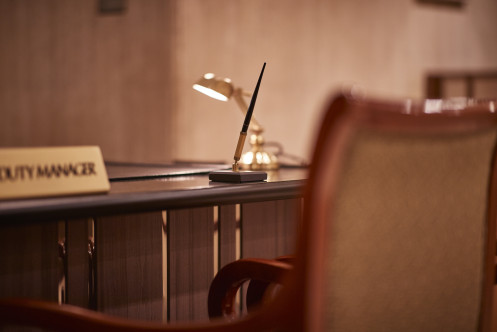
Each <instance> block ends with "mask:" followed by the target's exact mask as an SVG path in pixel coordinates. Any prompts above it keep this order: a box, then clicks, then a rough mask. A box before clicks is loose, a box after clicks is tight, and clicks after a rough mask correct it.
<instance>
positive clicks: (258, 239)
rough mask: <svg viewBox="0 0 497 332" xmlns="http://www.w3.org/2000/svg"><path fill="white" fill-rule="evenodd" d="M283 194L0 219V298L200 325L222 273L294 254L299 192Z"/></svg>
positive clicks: (294, 188)
mask: <svg viewBox="0 0 497 332" xmlns="http://www.w3.org/2000/svg"><path fill="white" fill-rule="evenodd" d="M128 185H130V184H128ZM147 185H150V184H147ZM262 185H264V184H262ZM282 185H283V187H285V186H286V187H285V188H286V189H285V190H283V192H281V191H280V192H279V193H278V194H274V193H269V194H268V196H267V197H264V196H261V193H256V194H255V196H254V191H253V188H251V187H250V186H248V187H247V186H240V187H237V186H234V187H237V188H239V190H242V189H243V190H246V189H247V188H248V190H247V196H245V199H244V196H243V194H242V193H240V192H239V191H238V192H237V194H236V195H232V196H234V197H236V198H237V200H236V201H234V202H233V201H232V200H233V198H229V197H228V198H226V197H225V196H223V197H225V198H223V199H220V201H221V203H219V204H217V202H216V199H212V198H211V200H209V199H205V197H204V198H201V199H200V200H197V201H190V203H191V204H192V205H191V206H188V204H186V203H181V204H172V203H167V202H166V203H167V204H163V205H165V206H166V207H167V208H164V209H150V208H149V207H150V205H147V207H145V208H143V207H142V205H143V200H141V198H143V197H137V196H135V198H136V200H135V201H133V200H131V201H130V203H129V204H131V205H132V204H138V205H140V206H139V207H133V206H131V207H129V206H128V207H125V208H123V209H122V210H120V209H116V208H113V209H109V208H108V207H106V208H105V209H103V210H102V209H101V208H99V207H98V206H97V208H95V209H93V210H92V208H88V210H87V211H85V213H79V214H78V215H76V216H75V217H72V216H73V213H74V211H69V213H66V212H65V211H66V210H64V209H63V210H61V211H62V212H61V213H60V215H61V218H60V219H58V218H56V219H49V218H47V216H49V215H50V216H52V215H53V213H54V212H53V211H49V213H47V214H43V212H42V218H40V220H36V219H35V220H28V219H27V218H26V216H28V215H27V214H26V215H23V216H22V218H20V219H16V218H10V219H9V218H7V217H5V216H4V217H1V211H0V221H1V223H0V229H1V232H0V250H1V252H0V257H1V258H2V259H1V260H2V264H1V265H0V285H1V286H0V287H1V288H0V297H7V296H24V297H33V298H40V299H46V300H50V301H59V302H66V303H71V304H75V305H78V306H82V307H87V308H92V309H96V310H98V311H101V312H106V313H109V314H112V315H117V316H123V317H130V318H138V319H147V320H156V321H199V320H206V319H208V317H207V293H208V287H209V285H210V282H211V281H212V278H213V277H214V275H215V273H216V272H217V271H218V270H219V269H220V268H221V267H222V266H224V265H225V264H227V263H229V262H231V261H234V260H235V259H237V258H241V257H263V258H273V257H277V256H280V255H287V254H291V253H292V252H293V249H294V241H295V231H296V228H297V223H298V221H299V220H300V214H301V205H302V199H301V198H300V187H301V185H302V183H298V182H295V183H293V186H289V183H282ZM256 186H257V185H256ZM234 187H233V186H228V187H227V189H228V191H230V190H233V188H234ZM258 188H263V187H258ZM273 188H275V187H274V184H273ZM288 188H291V190H289V189H288ZM118 189H119V188H118ZM221 189H223V188H221ZM251 190H252V191H251ZM258 190H259V189H258ZM277 190H280V189H277ZM149 194H150V192H145V195H149ZM152 194H154V193H152ZM155 194H159V195H160V194H162V195H166V194H170V193H167V192H166V193H164V192H156V193H155ZM180 194H181V195H185V194H187V192H181V193H180ZM196 194H197V193H196ZM215 194H216V195H218V194H219V192H218V193H215ZM263 194H264V193H263ZM114 195H119V193H115V194H114ZM181 195H180V196H181ZM222 195H225V194H222ZM110 196H111V197H110V198H113V197H112V196H113V195H110ZM218 196H219V195H218ZM228 196H229V195H228ZM280 197H281V199H279V198H280ZM169 198H170V196H169ZM107 199H109V197H107ZM174 200H176V198H174ZM159 203H160V202H159ZM159 203H157V202H155V203H154V204H159ZM29 204H32V203H29ZM29 204H28V205H29ZM152 206H154V207H155V206H157V205H152ZM31 208H32V207H31ZM36 208H37V209H41V207H39V206H38V207H36ZM0 210H2V206H1V204H0ZM102 211H103V213H102V214H99V213H98V212H102ZM4 212H5V211H4ZM112 212H113V213H112ZM67 214H69V216H70V217H67ZM14 216H15V215H14Z"/></svg>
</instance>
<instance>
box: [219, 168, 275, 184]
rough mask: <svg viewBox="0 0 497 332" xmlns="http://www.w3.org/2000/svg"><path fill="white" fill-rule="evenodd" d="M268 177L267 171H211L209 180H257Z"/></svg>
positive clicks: (236, 181)
mask: <svg viewBox="0 0 497 332" xmlns="http://www.w3.org/2000/svg"><path fill="white" fill-rule="evenodd" d="M266 179H267V173H266V172H260V171H240V172H233V171H214V172H210V173H209V180H211V181H214V182H233V183H242V182H257V181H264V180H266Z"/></svg>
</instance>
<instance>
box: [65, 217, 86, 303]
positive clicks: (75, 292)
mask: <svg viewBox="0 0 497 332" xmlns="http://www.w3.org/2000/svg"><path fill="white" fill-rule="evenodd" d="M89 222H91V220H88V219H77V220H69V221H68V222H66V241H65V243H66V257H67V258H66V259H67V272H66V273H67V275H66V286H67V287H66V297H67V298H66V302H67V303H69V304H74V305H77V306H80V307H83V308H88V307H90V296H89V287H88V284H89V278H90V268H89V256H88V239H89V234H88V223H89Z"/></svg>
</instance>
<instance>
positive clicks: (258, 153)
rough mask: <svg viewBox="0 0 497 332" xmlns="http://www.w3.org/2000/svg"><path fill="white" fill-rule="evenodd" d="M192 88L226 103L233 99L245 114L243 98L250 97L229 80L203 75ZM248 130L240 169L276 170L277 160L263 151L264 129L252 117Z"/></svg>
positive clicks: (245, 106)
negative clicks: (247, 148) (248, 145)
mask: <svg viewBox="0 0 497 332" xmlns="http://www.w3.org/2000/svg"><path fill="white" fill-rule="evenodd" d="M193 88H194V89H195V90H197V91H199V92H202V93H203V94H206V95H207V96H209V97H212V98H214V99H217V100H222V101H228V100H229V99H230V98H231V97H233V98H234V99H235V101H236V102H237V104H238V106H239V107H240V109H241V110H242V113H244V114H245V113H246V112H247V103H246V102H245V100H244V99H243V98H244V97H251V96H252V94H251V93H250V92H248V91H244V90H242V89H241V88H235V87H234V85H233V83H232V82H231V80H230V79H229V78H219V77H216V76H215V75H214V74H212V73H208V74H205V75H204V76H203V77H202V78H201V79H200V80H198V81H197V82H196V83H195V84H193ZM249 130H250V131H251V135H250V145H251V149H250V151H249V152H246V153H244V154H243V155H242V158H241V159H240V163H239V164H240V168H242V169H249V170H274V169H278V168H279V163H278V158H277V157H276V156H275V155H274V154H273V153H271V152H269V151H265V150H264V138H263V137H262V133H263V131H264V129H263V128H262V126H261V125H260V124H259V122H258V121H257V120H256V119H255V118H254V117H252V121H251V122H250V126H249Z"/></svg>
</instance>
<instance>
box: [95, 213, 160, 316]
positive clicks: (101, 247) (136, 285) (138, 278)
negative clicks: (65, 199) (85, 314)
mask: <svg viewBox="0 0 497 332" xmlns="http://www.w3.org/2000/svg"><path fill="white" fill-rule="evenodd" d="M162 227H163V220H162V213H161V212H160V211H158V212H151V213H141V214H130V215H122V216H111V217H102V218H96V219H95V247H96V255H97V271H96V273H97V302H98V310H99V311H103V312H106V313H109V314H113V315H118V316H124V317H129V318H137V319H147V320H158V321H161V320H162V319H163V314H162V312H163V283H162V278H163V276H162Z"/></svg>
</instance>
